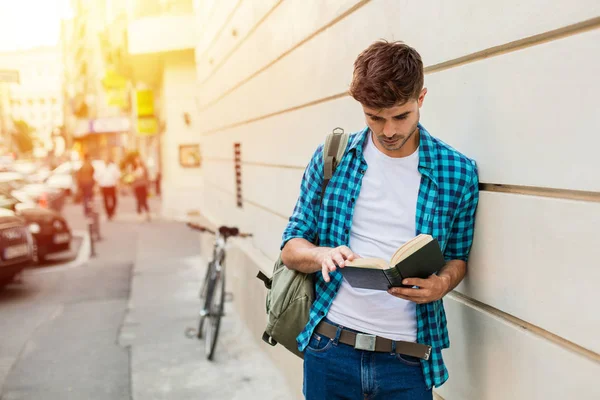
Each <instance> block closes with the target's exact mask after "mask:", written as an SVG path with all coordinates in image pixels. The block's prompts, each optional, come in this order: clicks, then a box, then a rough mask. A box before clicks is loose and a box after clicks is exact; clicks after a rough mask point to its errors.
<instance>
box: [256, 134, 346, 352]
mask: <svg viewBox="0 0 600 400" xmlns="http://www.w3.org/2000/svg"><path fill="white" fill-rule="evenodd" d="M348 137H349V136H348V134H347V133H344V130H343V129H341V128H336V129H334V130H333V133H330V134H329V135H327V139H326V140H325V145H324V147H323V185H322V187H321V201H322V200H323V195H324V194H325V188H327V184H328V183H329V180H330V179H331V177H332V176H333V172H334V171H335V168H336V167H337V165H338V163H339V161H340V160H341V159H342V156H343V155H344V152H345V151H346V146H347V144H348ZM316 244H318V238H317V243H316ZM256 277H257V278H258V279H260V280H262V281H263V282H264V284H265V286H266V288H267V289H268V290H267V299H266V306H267V327H266V328H265V332H264V333H263V336H262V339H263V340H264V341H265V342H266V343H268V344H269V345H271V346H275V345H277V343H280V344H282V345H283V346H284V347H285V348H286V349H288V350H289V351H291V352H292V353H294V354H295V355H297V356H298V357H300V358H304V354H303V353H302V352H300V351H299V350H298V344H297V343H296V337H297V336H298V335H299V334H300V332H301V331H302V330H303V329H304V327H305V326H306V324H307V322H308V318H309V314H310V307H311V306H312V303H313V301H314V299H315V285H314V281H313V274H304V273H302V272H298V271H295V270H292V269H288V268H287V267H286V266H285V265H284V264H283V262H282V261H281V254H280V255H279V258H278V259H277V262H275V266H274V267H273V275H272V276H271V278H269V277H267V276H266V275H265V274H263V273H262V272H261V271H259V273H258V275H257V276H256Z"/></svg>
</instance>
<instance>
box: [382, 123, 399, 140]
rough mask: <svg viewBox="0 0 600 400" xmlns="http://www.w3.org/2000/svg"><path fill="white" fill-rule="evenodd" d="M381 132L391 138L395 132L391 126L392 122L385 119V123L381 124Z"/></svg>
mask: <svg viewBox="0 0 600 400" xmlns="http://www.w3.org/2000/svg"><path fill="white" fill-rule="evenodd" d="M383 134H384V135H385V136H386V137H388V138H391V137H392V136H394V135H395V134H396V132H395V131H394V127H393V126H392V123H391V122H390V121H386V122H385V125H383Z"/></svg>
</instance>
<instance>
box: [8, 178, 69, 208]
mask: <svg viewBox="0 0 600 400" xmlns="http://www.w3.org/2000/svg"><path fill="white" fill-rule="evenodd" d="M0 190H2V191H3V192H6V191H8V192H10V193H11V194H12V195H13V196H14V197H16V198H17V199H18V200H19V202H22V203H34V204H37V205H38V206H40V207H42V208H49V209H51V210H54V211H58V212H60V211H62V208H63V206H64V204H65V198H66V195H65V193H63V191H62V190H60V189H56V188H52V187H49V186H48V185H46V184H43V183H31V182H29V181H28V179H27V178H26V177H25V176H23V175H21V174H19V173H17V172H0ZM0 207H2V206H1V205H0ZM5 208H6V207H5Z"/></svg>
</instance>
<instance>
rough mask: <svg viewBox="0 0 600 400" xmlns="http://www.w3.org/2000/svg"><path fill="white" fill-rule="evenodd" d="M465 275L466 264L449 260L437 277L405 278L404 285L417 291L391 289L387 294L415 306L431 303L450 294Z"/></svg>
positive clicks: (398, 288) (461, 261)
mask: <svg viewBox="0 0 600 400" xmlns="http://www.w3.org/2000/svg"><path fill="white" fill-rule="evenodd" d="M466 273H467V263H466V262H465V261H463V260H451V261H448V263H447V264H446V265H445V266H444V268H442V269H441V270H440V272H439V273H438V274H437V275H435V274H434V275H431V276H430V277H429V278H427V279H419V278H407V279H405V280H403V281H402V283H403V284H405V285H410V286H418V287H419V289H406V288H400V287H397V288H391V289H390V290H388V293H390V294H392V295H394V296H396V297H400V298H401V299H405V300H409V301H412V302H415V303H417V304H424V303H431V302H432V301H436V300H439V299H441V298H442V297H444V296H445V295H447V294H448V293H450V292H451V291H452V290H454V288H455V287H457V286H458V284H459V283H460V282H461V281H462V280H463V278H464V277H465V275H466Z"/></svg>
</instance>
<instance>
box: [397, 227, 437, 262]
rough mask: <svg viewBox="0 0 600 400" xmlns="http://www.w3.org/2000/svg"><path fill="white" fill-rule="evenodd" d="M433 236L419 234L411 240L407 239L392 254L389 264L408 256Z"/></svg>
mask: <svg viewBox="0 0 600 400" xmlns="http://www.w3.org/2000/svg"><path fill="white" fill-rule="evenodd" d="M432 240H433V238H432V237H431V235H425V234H420V235H418V236H417V237H415V238H414V239H412V240H409V241H408V242H406V243H405V244H404V245H402V246H401V247H400V248H399V249H398V251H396V253H395V254H394V255H393V256H392V260H391V265H396V264H398V263H399V262H400V261H402V260H404V259H406V258H408V257H409V256H410V255H411V254H414V253H415V252H416V251H417V250H419V249H420V248H422V247H423V246H425V245H426V244H427V243H429V242H431V241H432Z"/></svg>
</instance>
